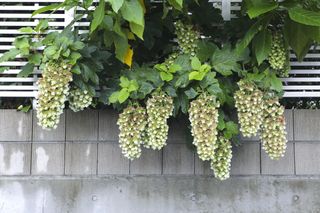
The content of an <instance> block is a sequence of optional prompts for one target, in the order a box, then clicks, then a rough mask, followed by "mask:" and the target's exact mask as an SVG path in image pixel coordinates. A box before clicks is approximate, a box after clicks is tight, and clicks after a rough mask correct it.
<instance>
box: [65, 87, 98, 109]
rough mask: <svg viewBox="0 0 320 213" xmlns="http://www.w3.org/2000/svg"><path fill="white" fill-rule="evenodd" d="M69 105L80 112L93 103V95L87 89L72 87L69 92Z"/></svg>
mask: <svg viewBox="0 0 320 213" xmlns="http://www.w3.org/2000/svg"><path fill="white" fill-rule="evenodd" d="M68 99H69V107H70V109H71V110H72V111H74V112H79V111H82V110H84V109H85V108H87V107H88V106H90V105H91V103H92V100H93V97H92V96H91V95H90V94H89V92H88V91H87V90H84V91H83V90H81V89H79V88H75V89H72V90H71V91H70V94H69V98H68Z"/></svg>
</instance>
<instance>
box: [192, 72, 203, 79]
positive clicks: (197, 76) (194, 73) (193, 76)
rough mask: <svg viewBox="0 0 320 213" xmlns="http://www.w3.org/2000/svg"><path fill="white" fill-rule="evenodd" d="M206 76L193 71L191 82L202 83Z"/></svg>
mask: <svg viewBox="0 0 320 213" xmlns="http://www.w3.org/2000/svg"><path fill="white" fill-rule="evenodd" d="M203 77H204V75H203V73H201V72H198V71H193V72H191V73H189V80H190V81H191V80H197V81H201V80H202V79H203Z"/></svg>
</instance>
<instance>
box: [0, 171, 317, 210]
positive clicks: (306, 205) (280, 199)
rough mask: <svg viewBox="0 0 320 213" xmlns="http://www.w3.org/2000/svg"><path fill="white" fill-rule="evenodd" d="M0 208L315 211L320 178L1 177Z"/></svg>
mask: <svg viewBox="0 0 320 213" xmlns="http://www.w3.org/2000/svg"><path fill="white" fill-rule="evenodd" d="M0 187H1V193H0V200H1V212H12V213H14V212H19V213H30V212H46V213H57V212H69V213H88V212H90V213H102V212H108V213H119V212H121V213H150V212H152V213H164V212H165V213H177V212H178V213H188V212H192V213H194V212H199V213H203V212H227V213H229V212H230V213H232V212H266V213H279V212H319V210H320V209H319V208H320V201H319V200H320V179H319V178H316V179H310V178H295V179H291V178H255V177H252V178H231V179H229V180H227V181H224V182H221V181H217V180H215V179H213V178H201V177H192V178H190V177H150V176H139V177H118V178H116V177H106V178H91V179H16V178H12V179H0Z"/></svg>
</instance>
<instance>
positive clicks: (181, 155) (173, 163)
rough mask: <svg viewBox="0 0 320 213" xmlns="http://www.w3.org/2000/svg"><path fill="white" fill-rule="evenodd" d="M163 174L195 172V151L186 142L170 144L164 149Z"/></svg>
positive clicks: (189, 173)
mask: <svg viewBox="0 0 320 213" xmlns="http://www.w3.org/2000/svg"><path fill="white" fill-rule="evenodd" d="M163 174H174V175H179V174H188V175H191V174H194V152H193V151H191V150H190V149H189V148H188V147H187V146H186V144H168V145H167V146H166V147H165V148H164V150H163Z"/></svg>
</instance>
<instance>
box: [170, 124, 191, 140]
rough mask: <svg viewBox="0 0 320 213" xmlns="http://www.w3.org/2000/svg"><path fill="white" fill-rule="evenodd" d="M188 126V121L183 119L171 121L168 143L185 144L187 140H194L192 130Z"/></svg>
mask: <svg viewBox="0 0 320 213" xmlns="http://www.w3.org/2000/svg"><path fill="white" fill-rule="evenodd" d="M187 124H188V121H186V119H182V118H177V119H171V120H169V122H168V125H169V134H168V143H183V144H185V143H186V141H187V140H193V138H192V136H191V130H190V129H189V128H188V126H187Z"/></svg>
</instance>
